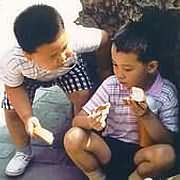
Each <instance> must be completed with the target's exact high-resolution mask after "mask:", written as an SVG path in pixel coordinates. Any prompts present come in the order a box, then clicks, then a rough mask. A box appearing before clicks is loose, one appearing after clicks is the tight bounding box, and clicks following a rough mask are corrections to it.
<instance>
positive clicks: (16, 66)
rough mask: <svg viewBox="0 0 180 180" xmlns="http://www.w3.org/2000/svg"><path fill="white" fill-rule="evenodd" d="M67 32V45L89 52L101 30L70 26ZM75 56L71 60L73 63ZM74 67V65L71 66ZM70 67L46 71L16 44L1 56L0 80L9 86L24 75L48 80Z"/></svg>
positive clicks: (15, 85) (97, 40)
mask: <svg viewBox="0 0 180 180" xmlns="http://www.w3.org/2000/svg"><path fill="white" fill-rule="evenodd" d="M66 31H67V33H68V34H69V46H70V47H71V48H72V50H73V51H74V52H75V53H77V54H78V53H83V52H91V51H94V50H96V49H97V48H98V47H99V46H100V43H101V39H102V31H101V30H100V29H96V28H85V27H82V26H75V25H74V26H72V27H69V28H67V30H66ZM77 59H78V58H77V57H75V59H74V60H73V62H74V65H75V64H76V63H78V62H77ZM73 67H74V66H73ZM70 70H71V68H66V69H65V68H59V69H57V70H54V71H51V72H49V71H47V70H45V69H42V68H40V67H39V66H38V65H37V64H35V63H33V61H28V60H27V59H26V57H25V56H24V53H23V51H22V49H21V48H20V47H19V45H18V44H17V45H16V46H15V47H14V48H13V49H12V50H10V51H9V52H8V53H6V54H5V55H4V56H3V57H2V58H1V63H0V80H2V81H3V83H4V84H6V85H7V86H10V87H17V86H19V85H21V84H22V83H23V81H24V77H27V78H29V79H36V80H40V81H50V80H53V79H55V78H57V77H61V76H62V75H64V74H66V73H67V72H69V71H70Z"/></svg>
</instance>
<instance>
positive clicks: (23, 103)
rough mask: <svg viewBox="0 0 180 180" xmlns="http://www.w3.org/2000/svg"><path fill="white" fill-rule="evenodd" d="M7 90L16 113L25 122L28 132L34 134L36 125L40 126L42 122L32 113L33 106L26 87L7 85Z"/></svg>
mask: <svg viewBox="0 0 180 180" xmlns="http://www.w3.org/2000/svg"><path fill="white" fill-rule="evenodd" d="M5 90H6V93H7V95H8V98H9V100H10V102H11V104H12V105H13V107H14V109H15V111H16V113H17V114H18V115H19V117H20V119H21V120H22V121H23V122H24V125H25V129H26V131H27V133H28V134H29V135H31V136H34V134H33V129H34V127H36V126H40V123H39V120H38V119H37V118H36V117H33V115H32V106H31V103H30V101H29V98H28V95H27V93H26V91H25V89H24V87H23V86H18V87H9V86H5Z"/></svg>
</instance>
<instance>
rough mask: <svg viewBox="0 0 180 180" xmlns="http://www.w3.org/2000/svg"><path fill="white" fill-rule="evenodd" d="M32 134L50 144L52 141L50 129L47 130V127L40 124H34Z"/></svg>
mask: <svg viewBox="0 0 180 180" xmlns="http://www.w3.org/2000/svg"><path fill="white" fill-rule="evenodd" d="M34 134H35V135H36V136H37V137H39V138H41V139H43V140H44V141H45V142H46V143H48V144H50V145H51V144H52V143H53V141H54V136H53V133H52V132H50V131H49V130H47V129H44V128H42V127H41V126H36V127H35V128H34Z"/></svg>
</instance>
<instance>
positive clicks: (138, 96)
mask: <svg viewBox="0 0 180 180" xmlns="http://www.w3.org/2000/svg"><path fill="white" fill-rule="evenodd" d="M130 97H131V98H132V100H134V101H136V102H143V101H145V100H146V96H145V93H144V91H143V89H141V88H138V87H132V88H131V95H130Z"/></svg>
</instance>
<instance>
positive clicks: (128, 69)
mask: <svg viewBox="0 0 180 180" xmlns="http://www.w3.org/2000/svg"><path fill="white" fill-rule="evenodd" d="M124 70H125V71H132V69H129V68H128V69H127V68H126V69H124Z"/></svg>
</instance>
